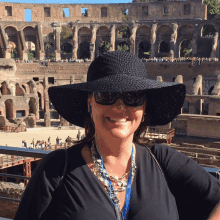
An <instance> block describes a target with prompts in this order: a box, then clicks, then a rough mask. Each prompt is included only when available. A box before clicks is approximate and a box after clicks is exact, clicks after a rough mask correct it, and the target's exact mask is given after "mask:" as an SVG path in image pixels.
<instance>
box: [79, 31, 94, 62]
mask: <svg viewBox="0 0 220 220" xmlns="http://www.w3.org/2000/svg"><path fill="white" fill-rule="evenodd" d="M91 38H92V31H91V30H90V29H89V28H88V27H81V28H80V29H79V31H78V44H79V47H78V51H77V57H78V58H79V59H83V58H89V59H90V42H91Z"/></svg>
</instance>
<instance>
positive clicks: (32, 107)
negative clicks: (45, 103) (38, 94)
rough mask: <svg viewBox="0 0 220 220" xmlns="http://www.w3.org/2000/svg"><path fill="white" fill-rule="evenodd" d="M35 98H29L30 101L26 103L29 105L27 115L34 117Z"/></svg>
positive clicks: (35, 110)
mask: <svg viewBox="0 0 220 220" xmlns="http://www.w3.org/2000/svg"><path fill="white" fill-rule="evenodd" d="M36 104H37V103H36V98H34V97H30V100H29V102H28V105H29V114H31V113H32V114H35V115H36V112H37V108H36Z"/></svg>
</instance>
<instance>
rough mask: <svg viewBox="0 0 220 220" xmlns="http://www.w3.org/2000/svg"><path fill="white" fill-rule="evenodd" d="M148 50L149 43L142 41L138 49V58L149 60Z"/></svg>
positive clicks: (149, 47)
mask: <svg viewBox="0 0 220 220" xmlns="http://www.w3.org/2000/svg"><path fill="white" fill-rule="evenodd" d="M150 49H151V43H150V42H149V41H142V42H141V43H140V44H139V47H138V57H139V58H140V59H141V58H146V59H148V58H150Z"/></svg>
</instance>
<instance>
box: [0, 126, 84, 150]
mask: <svg viewBox="0 0 220 220" xmlns="http://www.w3.org/2000/svg"><path fill="white" fill-rule="evenodd" d="M80 132H81V135H82V134H84V129H82V130H80ZM77 133H78V130H73V129H72V128H71V127H62V128H61V129H60V130H59V129H58V128H53V127H48V128H45V127H42V128H32V129H31V128H29V129H28V130H27V131H26V132H19V133H14V132H13V133H11V132H2V131H1V132H0V146H6V144H7V146H8V147H22V140H25V141H26V142H27V146H29V145H30V143H31V142H32V140H33V138H34V141H35V143H36V141H37V140H44V141H47V140H48V138H49V137H50V143H51V145H54V144H56V138H57V137H58V138H61V139H62V140H63V142H65V139H66V138H67V137H68V136H70V137H71V138H73V139H76V136H77Z"/></svg>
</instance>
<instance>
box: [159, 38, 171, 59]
mask: <svg viewBox="0 0 220 220" xmlns="http://www.w3.org/2000/svg"><path fill="white" fill-rule="evenodd" d="M169 52H170V41H161V43H160V44H159V47H158V56H159V57H168V56H169Z"/></svg>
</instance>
